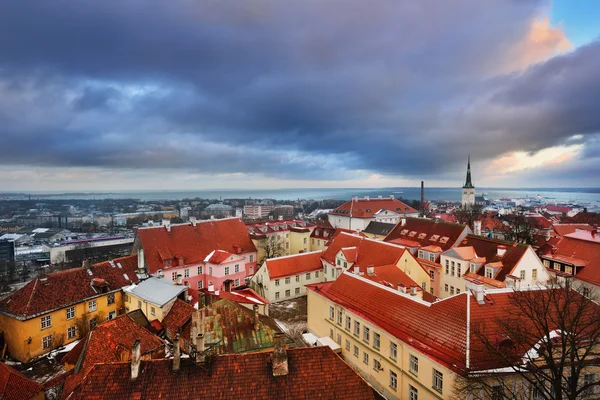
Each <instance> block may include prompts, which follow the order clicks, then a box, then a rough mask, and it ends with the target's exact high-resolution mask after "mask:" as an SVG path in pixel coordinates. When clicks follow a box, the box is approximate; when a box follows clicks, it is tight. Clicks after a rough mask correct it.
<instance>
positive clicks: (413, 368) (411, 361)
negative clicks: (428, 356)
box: [408, 354, 419, 375]
mask: <svg viewBox="0 0 600 400" xmlns="http://www.w3.org/2000/svg"><path fill="white" fill-rule="evenodd" d="M408 370H409V371H410V372H412V373H413V374H415V375H418V374H419V359H418V358H417V357H416V356H413V355H412V354H411V355H410V357H409V358H408Z"/></svg>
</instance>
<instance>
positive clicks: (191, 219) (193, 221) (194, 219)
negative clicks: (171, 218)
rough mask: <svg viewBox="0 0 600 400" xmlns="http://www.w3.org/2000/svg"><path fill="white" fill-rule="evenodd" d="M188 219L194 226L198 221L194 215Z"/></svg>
mask: <svg viewBox="0 0 600 400" xmlns="http://www.w3.org/2000/svg"><path fill="white" fill-rule="evenodd" d="M189 220H190V223H191V224H192V226H196V224H197V223H198V220H197V219H196V217H190V218H189Z"/></svg>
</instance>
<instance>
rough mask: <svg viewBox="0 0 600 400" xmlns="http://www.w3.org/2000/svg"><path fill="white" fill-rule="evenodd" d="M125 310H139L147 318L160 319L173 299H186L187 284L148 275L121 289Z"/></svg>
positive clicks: (168, 308)
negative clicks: (135, 283)
mask: <svg viewBox="0 0 600 400" xmlns="http://www.w3.org/2000/svg"><path fill="white" fill-rule="evenodd" d="M123 293H124V303H125V312H130V311H135V310H141V311H142V312H143V313H144V315H145V316H146V318H148V320H150V321H153V320H155V319H157V320H159V321H162V320H163V318H164V317H165V316H166V315H167V314H168V313H169V311H170V310H171V307H173V304H174V303H175V301H176V300H177V299H178V298H179V299H181V300H184V301H185V300H186V296H187V286H185V285H181V284H177V283H175V282H172V281H170V280H168V279H163V278H154V277H150V278H148V279H146V280H144V281H142V282H140V283H139V284H137V285H131V286H129V287H126V288H124V289H123Z"/></svg>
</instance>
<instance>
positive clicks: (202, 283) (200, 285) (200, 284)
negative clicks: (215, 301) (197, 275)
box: [198, 281, 204, 289]
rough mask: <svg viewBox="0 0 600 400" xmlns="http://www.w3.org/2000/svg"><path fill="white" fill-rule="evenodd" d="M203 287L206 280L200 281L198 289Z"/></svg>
mask: <svg viewBox="0 0 600 400" xmlns="http://www.w3.org/2000/svg"><path fill="white" fill-rule="evenodd" d="M203 288H204V282H203V281H198V289H203Z"/></svg>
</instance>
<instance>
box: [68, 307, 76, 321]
mask: <svg viewBox="0 0 600 400" xmlns="http://www.w3.org/2000/svg"><path fill="white" fill-rule="evenodd" d="M73 318H75V307H69V308H67V319H73Z"/></svg>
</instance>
